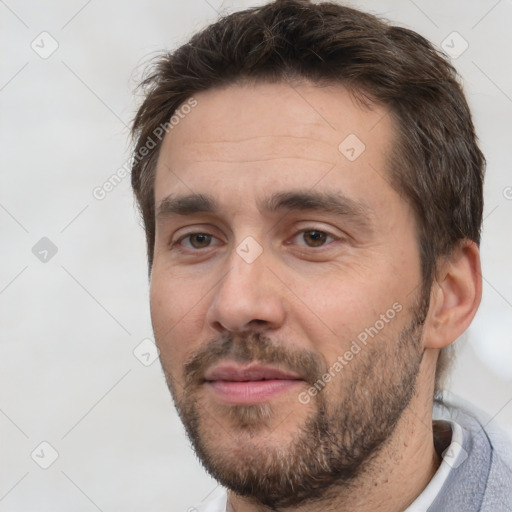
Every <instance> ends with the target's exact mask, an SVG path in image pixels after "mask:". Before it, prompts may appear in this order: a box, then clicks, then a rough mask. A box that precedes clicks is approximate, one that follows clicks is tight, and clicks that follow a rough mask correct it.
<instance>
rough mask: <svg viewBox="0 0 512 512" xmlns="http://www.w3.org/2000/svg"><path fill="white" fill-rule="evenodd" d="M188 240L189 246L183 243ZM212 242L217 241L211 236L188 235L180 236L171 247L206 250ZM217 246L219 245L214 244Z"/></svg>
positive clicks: (206, 234)
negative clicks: (178, 246)
mask: <svg viewBox="0 0 512 512" xmlns="http://www.w3.org/2000/svg"><path fill="white" fill-rule="evenodd" d="M186 240H188V242H189V244H188V245H187V244H184V243H183V242H184V241H186ZM212 240H217V239H216V238H215V237H214V236H213V235H210V234H208V233H199V232H198V233H188V234H187V235H184V236H182V237H181V238H179V239H178V240H176V242H175V243H174V244H173V245H181V246H182V247H185V248H186V249H207V248H208V247H210V245H211V241H212ZM215 245H219V244H215Z"/></svg>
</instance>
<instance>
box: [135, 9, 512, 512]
mask: <svg viewBox="0 0 512 512" xmlns="http://www.w3.org/2000/svg"><path fill="white" fill-rule="evenodd" d="M143 86H144V87H145V92H146V96H145V100H144V102H143V104H142V106H141V107H140V109H139V111H138V113H137V115H136V118H135V121H134V127H133V133H134V136H135V138H136V142H137V144H136V148H135V157H134V164H133V174H132V185H133V188H134V191H135V194H136V198H137V200H138V203H139V206H140V210H141V213H142V217H143V221H144V224H145V229H146V235H147V244H148V245H147V249H148V262H149V272H150V279H151V285H150V301H151V316H152V323H153V329H154V333H155V339H156V342H157V345H158V347H159V349H160V359H161V362H162V366H163V369H164V372H165V375H166V378H167V382H168V384H169V388H170V391H171V393H172V396H173V398H174V400H175V403H176V407H177V410H178V412H179V414H180V417H181V419H182V421H183V423H184V426H185V428H186V431H187V433H188V436H189V437H190V439H191V442H192V443H193V446H194V449H195V451H196V453H197V455H198V456H199V458H200V459H201V461H202V463H203V465H204V467H205V468H206V470H207V471H208V472H210V473H211V475H212V476H213V477H214V478H216V479H217V480H218V481H219V482H220V483H221V484H222V486H224V487H225V488H226V489H227V492H226V494H223V495H221V497H220V498H219V499H218V500H216V501H212V502H211V503H209V504H207V505H206V508H204V510H207V511H224V510H226V511H237V512H252V511H267V510H286V511H298V510H301V511H320V510H322V511H328V510H336V511H342V510H343V511H345V510H347V511H349V510H350V511H352V510H364V511H389V512H393V511H403V510H408V511H425V510H429V511H431V512H432V511H450V512H452V511H464V512H472V511H475V512H476V511H486V512H491V511H492V512H497V511H498V512H501V511H508V510H512V470H511V468H510V466H509V465H508V463H507V462H506V460H505V459H506V454H505V453H504V451H502V450H501V448H499V447H498V444H497V443H498V441H497V440H496V439H497V438H496V437H495V435H494V433H491V432H490V430H489V429H488V428H487V425H486V421H485V420H481V419H479V418H477V417H476V416H475V415H474V414H473V413H471V412H469V411H468V410H465V409H464V408H460V407H455V406H454V405H453V404H451V403H449V402H447V401H445V400H444V399H443V395H442V393H441V392H440V391H441V388H442V382H443V377H444V375H445V374H446V371H447V369H448V366H449V361H450V352H449V349H450V346H451V344H452V343H453V342H454V341H455V340H456V339H457V338H458V337H459V336H460V335H461V334H462V333H463V332H464V331H465V329H466V328H467V327H468V325H469V324H470V322H471V320H472V319H473V317H474V315H475V313H476V311H477V308H478V305H479V303H480V297H481V275H480V259H479V249H478V245H479V240H480V226H481V220H482V207H483V200H482V181H483V169H484V158H483V156H482V154H481V152H480V150H479V148H478V146H477V144H476V137H475V133H474V128H473V124H472V121H471V115H470V112H469V109H468V106H467V103H466V101H465V98H464V95H463V93H462V91H461V88H460V86H459V84H458V82H457V77H456V73H455V71H454V69H453V68H452V66H451V65H450V64H449V63H448V62H447V61H446V60H445V59H444V58H443V57H442V56H441V55H440V54H439V53H438V52H437V51H436V50H435V49H434V48H433V47H432V46H431V45H430V44H429V43H428V42H427V41H426V40H425V39H423V38H422V37H421V36H419V35H418V34H416V33H414V32H411V31H409V30H406V29H404V28H399V27H392V26H389V25H387V24H385V23H383V22H381V21H380V20H378V19H376V18H375V17H373V16H370V15H367V14H364V13H362V12H359V11H357V10H354V9H351V8H347V7H344V6H341V5H337V4H333V3H320V4H312V3H309V2H307V1H305V0H302V1H301V0H283V1H277V2H274V3H270V4H268V5H265V6H262V7H258V8H253V9H249V10H247V11H243V12H238V13H234V14H232V15H229V16H226V17H224V18H222V19H220V20H219V21H218V22H216V23H214V24H213V25H211V26H209V27H207V28H206V29H205V30H204V31H202V32H200V33H198V34H196V35H195V36H193V37H192V39H191V40H190V41H189V43H187V44H185V45H184V46H182V47H181V48H179V49H178V50H176V51H175V52H174V53H171V54H169V55H166V56H164V57H162V58H160V60H159V61H158V62H157V64H156V65H155V67H154V68H153V69H152V72H151V73H150V74H149V75H148V77H147V78H146V80H145V81H144V83H143ZM434 402H435V404H436V410H438V412H439V411H441V412H439V415H438V416H436V419H435V420H433V406H434Z"/></svg>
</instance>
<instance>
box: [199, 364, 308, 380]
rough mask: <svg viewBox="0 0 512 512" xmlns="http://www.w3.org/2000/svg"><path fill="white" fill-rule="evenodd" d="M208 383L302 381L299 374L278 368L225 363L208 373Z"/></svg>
mask: <svg viewBox="0 0 512 512" xmlns="http://www.w3.org/2000/svg"><path fill="white" fill-rule="evenodd" d="M204 380H206V381H218V380H222V381H232V382H233V381H234V382H242V381H262V380H302V378H301V377H300V375H299V374H297V373H294V372H290V371H286V370H283V369H281V368H278V367H276V366H264V365H261V364H258V363H251V364H248V365H240V364H237V363H223V364H220V365H218V366H215V367H213V368H210V369H209V370H207V371H206V373H205V376H204Z"/></svg>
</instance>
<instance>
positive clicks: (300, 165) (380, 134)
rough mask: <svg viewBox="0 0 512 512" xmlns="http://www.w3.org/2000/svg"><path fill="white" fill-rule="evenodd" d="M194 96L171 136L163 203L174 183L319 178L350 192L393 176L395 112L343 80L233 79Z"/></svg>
mask: <svg viewBox="0 0 512 512" xmlns="http://www.w3.org/2000/svg"><path fill="white" fill-rule="evenodd" d="M194 100H195V106H194V107H193V108H190V109H186V111H187V113H186V114H182V115H181V116H179V117H180V120H179V123H177V124H176V125H174V126H173V128H172V129H171V130H170V131H169V132H168V133H167V134H166V136H165V138H164V141H163V144H162V148H161V151H160V155H159V160H158V164H157V175H156V183H155V202H156V205H157V206H158V204H159V202H160V201H161V200H162V199H163V198H164V197H166V195H168V194H169V193H170V192H171V190H170V189H173V190H172V191H173V192H174V191H175V190H176V189H182V192H187V193H190V192H204V191H205V189H212V188H217V189H218V191H219V193H222V192H223V191H224V192H226V190H228V189H229V188H231V189H232V190H231V192H233V190H234V189H236V188H237V187H238V189H239V190H241V189H240V184H241V182H242V181H244V180H245V182H247V180H250V181H252V183H253V185H254V187H253V188H252V189H251V191H252V192H254V194H259V195H261V194H260V192H261V191H260V190H258V187H260V186H261V187H263V188H265V187H266V188H269V187H278V186H279V185H280V184H282V185H283V186H288V188H289V187H290V186H292V185H297V184H300V185H301V186H306V187H307V186H314V184H315V182H317V183H318V185H319V186H323V187H324V189H329V188H333V187H335V188H336V187H338V188H339V187H342V188H344V189H348V190H349V191H350V188H354V186H355V185H356V184H357V183H359V189H361V184H363V185H364V186H366V187H367V188H368V187H370V186H371V181H372V179H373V182H374V184H377V186H378V185H379V184H378V183H377V182H376V178H377V181H379V180H380V181H384V182H386V181H387V180H386V173H387V171H386V162H387V157H388V153H389V151H390V150H391V148H392V142H393V137H394V133H395V130H394V127H393V124H392V119H391V116H389V115H388V111H387V109H386V108H384V107H382V106H380V105H377V104H373V105H371V106H369V107H368V106H363V105H361V104H360V103H359V102H357V101H356V100H355V99H354V97H353V95H352V94H350V93H349V92H348V91H347V90H346V89H345V88H344V87H342V86H340V85H328V86H327V85H323V86H320V85H317V84H311V83H308V82H305V83H301V84H297V85H290V84H288V83H273V84H271V83H258V84H244V85H230V86H227V87H222V88H217V89H212V90H208V91H204V92H200V93H198V94H196V95H194ZM178 110H179V109H178ZM333 168H335V172H330V171H329V170H330V169H333ZM379 175H380V178H379ZM319 180H321V183H319ZM385 184H386V183H384V185H385ZM357 188H358V187H357V186H356V187H355V188H354V191H356V189H357ZM187 189H188V190H187ZM191 189H193V190H191ZM244 192H245V193H246V192H247V190H245V191H244ZM344 192H345V190H344ZM357 192H358V193H359V194H361V193H362V192H363V190H358V191H357Z"/></svg>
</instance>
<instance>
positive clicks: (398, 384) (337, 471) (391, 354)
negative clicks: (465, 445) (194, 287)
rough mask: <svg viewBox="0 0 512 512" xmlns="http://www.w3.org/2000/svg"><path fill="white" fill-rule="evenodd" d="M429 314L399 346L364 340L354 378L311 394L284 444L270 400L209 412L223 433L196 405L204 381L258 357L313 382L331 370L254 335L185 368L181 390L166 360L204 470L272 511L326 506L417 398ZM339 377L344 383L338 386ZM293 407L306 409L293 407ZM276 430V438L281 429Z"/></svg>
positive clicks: (226, 341)
mask: <svg viewBox="0 0 512 512" xmlns="http://www.w3.org/2000/svg"><path fill="white" fill-rule="evenodd" d="M426 308H428V306H426V305H424V306H423V307H422V308H418V309H416V310H415V312H414V314H413V319H412V321H411V322H410V323H409V324H408V325H407V326H406V327H405V328H403V329H402V330H401V331H400V333H399V335H398V338H397V340H398V341H396V340H382V339H381V340H380V341H379V342H378V343H375V345H373V344H372V343H371V342H370V343H368V345H367V346H365V347H364V349H363V350H361V352H360V353H358V354H357V355H356V356H355V357H354V359H353V360H352V361H351V362H350V373H346V374H342V375H340V376H337V377H336V378H335V379H334V380H333V381H332V382H330V383H329V386H330V387H331V389H330V390H329V391H330V393H327V391H326V390H325V389H324V390H323V391H321V392H320V393H318V394H317V395H316V396H314V397H312V400H311V402H310V403H309V404H308V405H307V407H309V409H310V411H309V412H308V414H307V415H306V417H305V419H304V420H303V421H302V424H298V425H297V426H296V428H295V429H294V431H295V434H294V435H293V436H287V437H286V442H285V443H284V444H281V445H277V444H276V442H275V440H272V435H273V431H272V425H273V423H275V421H274V420H275V418H276V415H277V412H278V411H275V410H274V407H273V406H272V404H271V403H262V404H257V405H227V404H226V405H216V406H215V413H216V414H218V415H219V417H223V418H224V419H227V420H228V424H229V425H232V429H231V431H230V432H226V431H225V430H223V429H222V428H221V427H220V426H219V422H218V421H216V420H215V419H212V418H211V416H210V414H211V404H209V409H210V413H209V412H208V411H207V410H206V407H205V406H204V404H201V400H200V397H201V391H202V388H201V386H203V385H204V384H203V382H202V380H201V375H202V374H203V373H204V370H205V369H206V368H207V367H208V366H209V365H210V364H212V363H213V362H215V361H218V360H221V359H225V358H229V359H230V360H236V361H239V362H250V361H255V360H257V361H259V362H261V363H263V364H265V363H267V364H276V363H277V364H283V365H284V366H285V367H286V368H289V369H290V370H293V371H299V373H300V374H301V375H303V376H305V380H306V382H308V383H309V384H312V383H314V382H315V381H317V379H318V377H319V376H320V375H322V374H323V373H325V371H326V370H327V368H328V365H327V364H326V362H325V360H323V358H321V357H320V356H319V355H318V354H316V353H311V352H300V353H290V351H289V349H284V348H283V346H282V344H281V345H276V344H274V343H273V342H272V341H271V340H270V339H269V338H267V337H266V336H264V335H260V334H257V333H251V334H249V335H248V336H246V337H243V338H238V339H237V340H235V339H234V338H232V337H231V336H229V335H223V336H221V337H219V338H218V339H216V340H214V341H212V342H211V343H209V344H207V345H206V346H205V347H204V348H202V349H200V350H199V351H198V352H197V353H196V354H194V356H193V357H192V358H190V359H189V360H188V361H187V363H186V364H185V366H184V368H185V372H184V375H186V382H185V384H184V385H183V384H182V385H179V384H178V383H177V382H176V381H175V379H174V378H173V377H172V375H171V374H170V373H169V372H168V371H166V369H165V364H164V361H163V360H162V365H163V367H164V373H165V374H166V379H167V383H168V386H169V389H170V391H171V394H172V396H173V398H174V401H175V404H176V408H177V410H178V413H179V415H180V418H181V420H182V422H183V425H184V427H185V430H186V432H187V435H188V437H189V439H190V441H191V443H192V445H193V447H194V450H195V452H196V454H197V456H198V457H199V459H200V460H201V463H202V464H203V466H204V468H205V469H206V470H207V471H208V472H209V473H210V474H211V475H212V477H213V478H215V479H216V480H217V481H218V482H220V483H221V484H222V485H223V486H224V487H226V488H228V489H230V490H231V491H233V492H234V493H236V494H237V495H239V496H244V497H247V498H251V499H252V500H253V501H255V502H259V503H261V504H263V505H265V506H267V507H268V508H270V509H273V510H277V509H286V508H287V507H292V506H298V505H304V504H306V503H311V502H315V501H320V500H325V499H326V498H327V497H328V496H329V495H335V494H336V493H337V492H339V490H340V488H343V487H348V486H351V485H353V484H354V482H356V480H357V478H358V476H360V474H361V473H362V472H363V471H365V469H368V468H369V467H371V464H372V461H373V460H374V459H375V457H376V455H377V454H378V452H379V450H380V449H382V447H383V446H384V445H385V443H386V441H387V440H389V439H390V438H391V436H392V434H393V432H394V430H395V428H396V426H397V423H398V421H399V419H400V417H401V416H402V413H403V412H404V410H405V409H406V408H407V406H408V405H409V403H410V401H411V399H412V397H413V396H414V394H415V393H416V380H417V375H418V373H419V368H420V364H421V360H422V355H423V350H422V348H421V333H422V328H423V322H424V320H425V316H426ZM374 341H375V340H374ZM390 347H394V350H390ZM347 370H348V368H344V369H343V370H342V372H346V371H347ZM337 379H340V381H339V382H340V384H341V385H340V386H338V389H334V386H335V384H336V381H337ZM341 379H343V381H342V380H341ZM347 379H349V380H347ZM178 390H180V391H181V392H179V391H178ZM293 396H294V399H296V398H297V397H296V396H295V395H293ZM297 407H306V406H305V405H302V404H300V402H299V401H298V400H297ZM292 414H293V412H292ZM221 415H222V416H221ZM301 417H303V415H302V416H301ZM273 428H275V429H276V431H277V430H278V429H279V423H275V424H274V425H273ZM219 436H221V437H222V436H229V439H228V442H229V443H228V446H229V448H226V445H225V441H224V442H220V443H219V442H218V437H219ZM244 440H245V442H246V444H245V445H244V444H243V442H244ZM272 441H273V442H272Z"/></svg>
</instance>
